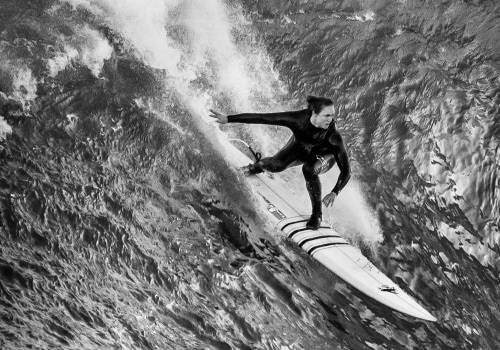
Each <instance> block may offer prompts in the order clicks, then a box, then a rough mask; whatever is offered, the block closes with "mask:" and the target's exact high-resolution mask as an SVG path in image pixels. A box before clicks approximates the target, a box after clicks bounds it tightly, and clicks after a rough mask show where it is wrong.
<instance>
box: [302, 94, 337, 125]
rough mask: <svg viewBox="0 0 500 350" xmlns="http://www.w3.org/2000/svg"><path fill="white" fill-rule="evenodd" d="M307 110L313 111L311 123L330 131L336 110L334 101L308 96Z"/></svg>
mask: <svg viewBox="0 0 500 350" xmlns="http://www.w3.org/2000/svg"><path fill="white" fill-rule="evenodd" d="M307 103H308V105H307V108H308V109H309V110H311V111H312V117H311V122H312V123H313V125H314V126H316V127H318V128H322V129H328V127H329V126H330V124H331V123H332V122H333V116H334V113H335V108H334V106H333V101H332V100H331V99H329V98H326V97H315V96H307Z"/></svg>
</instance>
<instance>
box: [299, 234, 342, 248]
mask: <svg viewBox="0 0 500 350" xmlns="http://www.w3.org/2000/svg"><path fill="white" fill-rule="evenodd" d="M322 238H340V236H335V235H321V236H316V237H311V238H306V239H304V240H303V241H302V242H300V243H299V247H301V248H302V247H304V245H305V244H306V243H309V242H312V241H315V240H317V239H322ZM342 243H343V242H342Z"/></svg>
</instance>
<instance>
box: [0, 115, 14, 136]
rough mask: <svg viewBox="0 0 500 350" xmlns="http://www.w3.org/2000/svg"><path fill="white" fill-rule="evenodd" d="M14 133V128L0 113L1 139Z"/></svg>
mask: <svg viewBox="0 0 500 350" xmlns="http://www.w3.org/2000/svg"><path fill="white" fill-rule="evenodd" d="M11 133H12V128H11V126H10V125H9V124H7V122H6V121H5V119H3V117H2V116H1V115H0V141H1V140H4V139H5V138H6V137H7V135H8V134H11Z"/></svg>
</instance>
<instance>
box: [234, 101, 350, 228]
mask: <svg viewBox="0 0 500 350" xmlns="http://www.w3.org/2000/svg"><path fill="white" fill-rule="evenodd" d="M311 116H312V111H311V110H309V109H303V110H300V111H291V112H280V113H243V114H235V115H229V116H228V117H227V119H228V122H229V123H246V124H268V125H280V126H286V127H288V128H289V129H290V130H292V132H293V135H292V137H291V138H290V140H289V141H288V143H287V144H286V145H285V147H283V148H282V149H281V150H280V151H278V153H276V155H274V156H272V157H268V158H262V159H260V160H259V161H258V162H256V163H255V164H253V165H252V166H251V168H250V172H251V173H259V172H262V171H264V170H266V171H270V172H280V171H283V170H285V169H287V168H289V167H291V166H295V165H300V164H303V166H302V172H303V173H304V177H305V179H306V186H307V190H308V192H309V196H310V197H311V202H312V209H313V215H319V216H320V217H321V212H322V211H321V182H320V180H319V176H318V175H319V172H318V171H317V170H318V167H317V165H316V164H317V162H318V159H320V158H321V157H325V159H329V160H328V164H327V167H326V169H325V168H324V167H323V170H328V169H331V167H332V166H333V165H334V164H335V162H337V164H338V166H339V169H340V175H339V178H338V180H337V183H336V185H335V187H334V188H333V190H332V192H335V193H336V194H338V193H339V192H340V191H341V190H342V188H344V186H345V185H346V184H347V182H348V181H349V178H350V176H351V175H350V167H349V159H348V157H347V152H346V150H345V147H344V142H343V141H342V137H341V136H340V134H339V132H338V131H337V130H336V129H335V125H334V124H333V125H331V126H330V128H329V129H328V130H325V129H321V128H317V127H315V126H314V125H312V123H311ZM332 123H333V122H332ZM329 155H333V157H331V156H330V157H326V156H329ZM315 165H316V167H315ZM315 170H316V171H315ZM323 172H324V171H321V173H323ZM320 220H321V218H320Z"/></svg>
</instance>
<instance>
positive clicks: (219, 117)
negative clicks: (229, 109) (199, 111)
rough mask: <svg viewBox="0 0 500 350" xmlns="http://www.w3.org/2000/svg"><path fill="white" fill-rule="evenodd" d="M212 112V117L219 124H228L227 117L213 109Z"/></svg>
mask: <svg viewBox="0 0 500 350" xmlns="http://www.w3.org/2000/svg"><path fill="white" fill-rule="evenodd" d="M210 112H211V113H210V117H212V118H214V119H215V121H216V122H217V123H219V124H226V123H227V115H225V114H222V113H219V112H217V111H214V110H213V109H210Z"/></svg>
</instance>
